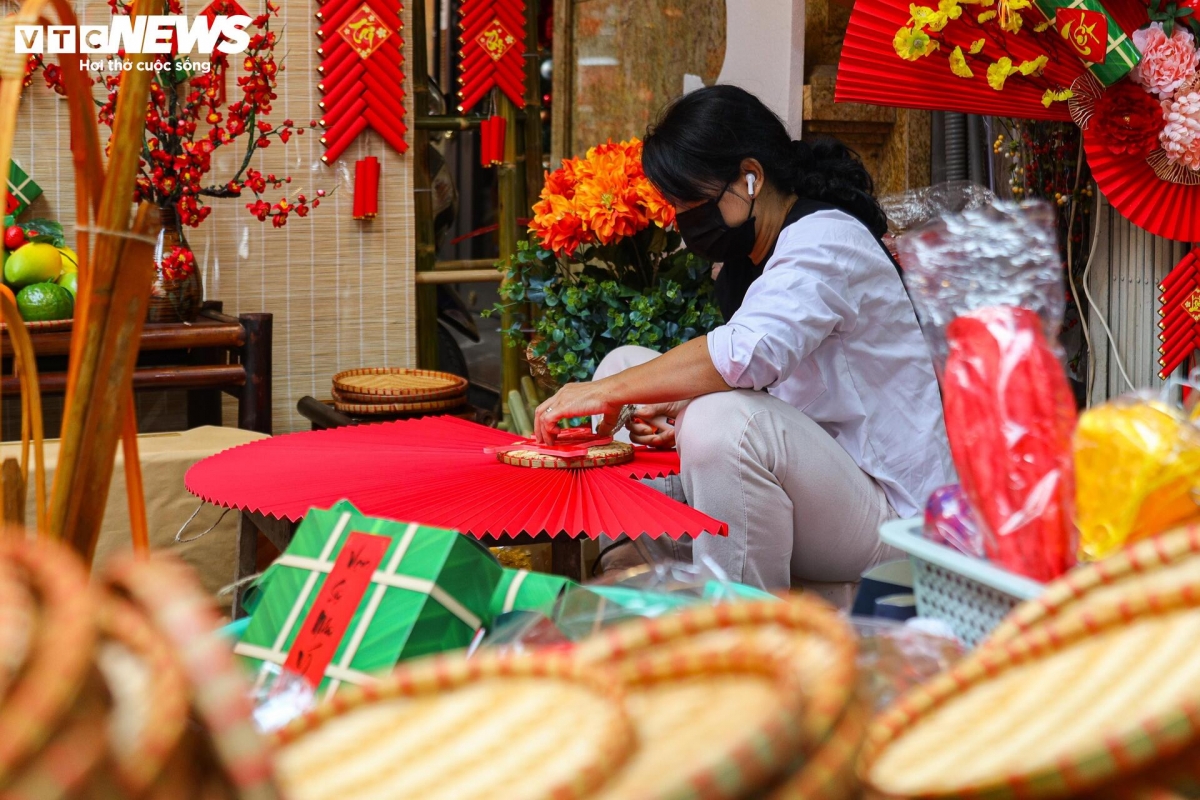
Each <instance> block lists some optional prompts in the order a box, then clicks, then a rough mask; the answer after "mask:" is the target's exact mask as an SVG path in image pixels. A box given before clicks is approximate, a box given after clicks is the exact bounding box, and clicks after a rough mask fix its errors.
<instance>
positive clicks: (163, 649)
mask: <svg viewBox="0 0 1200 800" xmlns="http://www.w3.org/2000/svg"><path fill="white" fill-rule="evenodd" d="M97 619H98V624H99V628H100V634H101V636H102V637H103V639H108V640H111V641H113V642H116V643H118V644H120V645H122V646H124V647H125V648H126V649H128V650H129V651H130V652H132V653H133V654H134V655H136V656H139V657H140V658H141V659H142V660H143V661H144V662H145V663H146V665H147V667H148V668H149V669H148V672H149V675H150V685H149V694H150V702H149V703H147V704H146V711H147V716H146V719H145V720H144V721H143V724H142V736H141V741H139V742H138V743H137V746H136V747H135V751H134V754H133V756H132V757H131V758H128V759H122V758H121V757H120V754H119V753H116V752H115V751H114V752H113V754H112V755H113V763H114V766H115V767H116V771H117V774H118V776H119V778H120V779H121V781H122V782H123V783H124V784H125V786H126V787H127V788H128V789H129V790H130V791H131V793H133V794H140V793H141V792H142V791H144V790H145V789H147V788H148V787H149V786H150V785H152V784H153V783H154V781H155V780H157V779H158V777H159V775H160V774H161V773H162V771H163V770H164V769H165V768H166V765H167V762H168V760H169V759H170V758H171V754H172V752H173V751H174V750H175V749H176V748H177V747H178V746H179V743H180V742H181V741H182V739H183V735H184V732H185V730H186V727H187V719H188V706H189V693H188V688H187V678H186V676H185V675H184V674H183V669H182V667H181V666H180V665H179V662H178V661H177V660H176V658H175V655H174V653H173V652H172V650H171V648H170V646H169V645H168V644H167V642H166V641H165V640H164V639H163V638H162V637H161V636H159V635H158V634H157V632H156V631H155V629H154V626H153V624H152V623H151V621H150V620H149V619H148V618H147V617H146V616H145V615H144V614H143V613H142V612H141V611H140V610H139V609H138V608H137V607H136V606H134V605H133V604H132V603H129V602H128V601H126V600H122V599H121V598H118V597H116V596H114V595H111V594H109V595H106V596H105V598H104V600H103V602H101V603H100V605H99V607H98V608H97Z"/></svg>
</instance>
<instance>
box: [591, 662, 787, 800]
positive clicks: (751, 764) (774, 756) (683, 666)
mask: <svg viewBox="0 0 1200 800" xmlns="http://www.w3.org/2000/svg"><path fill="white" fill-rule="evenodd" d="M613 669H614V671H615V673H616V674H618V675H619V676H620V678H621V681H622V683H623V684H624V686H625V687H626V689H627V690H629V691H637V690H645V691H652V690H653V687H656V686H660V685H669V684H672V683H675V682H678V681H680V680H683V679H703V678H705V677H711V678H725V677H728V676H730V675H753V676H755V677H757V678H765V679H766V680H768V681H769V682H770V683H771V684H772V686H773V688H774V689H775V692H776V694H777V696H778V699H779V702H778V704H777V705H776V706H775V708H774V710H773V711H772V713H771V714H770V716H769V717H768V718H767V719H765V720H764V721H763V722H762V724H761V725H759V726H758V727H757V728H755V729H754V730H752V731H750V732H749V733H747V734H746V736H745V738H743V739H740V740H734V741H723V742H719V743H718V742H709V743H708V744H707V745H706V746H708V747H710V748H711V749H713V750H723V752H721V753H720V755H719V757H717V758H715V759H714V760H713V762H712V763H711V764H709V765H708V766H706V767H704V768H702V769H699V770H697V771H694V772H692V773H690V774H680V775H677V776H674V777H673V780H672V785H671V788H670V789H668V790H664V796H668V797H676V796H683V795H684V794H685V793H686V792H685V787H686V789H691V788H693V787H697V786H703V787H705V790H704V792H703V794H702V795H701V796H703V797H704V798H706V800H735V798H739V797H744V796H746V793H747V792H752V791H754V790H756V789H759V788H761V787H762V786H764V785H765V784H768V783H769V782H770V781H771V780H772V779H774V778H777V777H778V776H779V775H780V774H781V773H782V772H783V771H784V770H785V769H786V768H787V766H788V765H789V764H790V763H791V761H792V760H793V759H794V758H795V756H796V755H797V754H798V753H799V752H800V749H801V746H802V745H803V744H804V739H805V730H804V726H803V724H802V720H803V718H804V713H805V709H806V705H807V702H806V701H807V699H808V698H807V696H806V694H805V687H804V686H803V685H802V682H801V681H800V680H799V678H798V677H796V675H795V674H794V672H793V670H792V669H791V659H789V658H787V657H785V656H781V655H778V654H777V653H774V652H772V651H770V650H767V649H765V648H763V647H761V646H757V645H755V644H753V643H749V642H747V643H746V644H745V645H742V644H739V645H737V646H735V647H733V648H730V649H728V650H694V651H686V650H684V651H682V652H680V651H675V652H670V653H656V652H655V651H654V650H647V651H645V652H641V653H635V654H633V656H632V657H631V658H629V659H626V660H624V661H621V662H617V663H615V664H614V665H613ZM619 777H620V776H619V775H618V776H617V779H618V780H619ZM610 790H611V787H606V788H605V791H610Z"/></svg>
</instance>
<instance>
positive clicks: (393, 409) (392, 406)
mask: <svg viewBox="0 0 1200 800" xmlns="http://www.w3.org/2000/svg"><path fill="white" fill-rule="evenodd" d="M466 402H467V396H466V395H458V396H456V397H445V398H442V399H440V400H421V401H413V402H398V403H372V404H363V403H345V402H342V401H341V400H339V399H338V394H337V392H336V390H335V391H334V392H333V407H334V408H336V409H337V410H338V411H341V412H342V413H343V414H365V415H383V414H432V413H437V412H453V411H455V410H457V409H459V408H461V407H462V406H464V405H466Z"/></svg>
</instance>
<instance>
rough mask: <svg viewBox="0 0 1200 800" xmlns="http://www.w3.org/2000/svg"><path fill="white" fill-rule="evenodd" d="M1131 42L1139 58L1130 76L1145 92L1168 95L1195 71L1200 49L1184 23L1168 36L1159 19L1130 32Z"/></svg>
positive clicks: (1161, 95)
mask: <svg viewBox="0 0 1200 800" xmlns="http://www.w3.org/2000/svg"><path fill="white" fill-rule="evenodd" d="M1133 43H1134V44H1135V45H1136V46H1137V49H1138V50H1140V51H1141V53H1142V60H1141V62H1140V63H1139V64H1138V65H1137V66H1136V67H1134V68H1133V72H1131V73H1130V77H1131V78H1133V80H1134V81H1135V82H1136V83H1137V84H1139V85H1140V86H1141V87H1142V88H1143V89H1145V90H1146V91H1147V92H1151V93H1153V94H1155V95H1157V96H1158V97H1160V98H1163V99H1165V98H1168V97H1170V96H1171V95H1172V94H1174V93H1175V90H1176V89H1178V88H1179V87H1180V86H1182V85H1183V84H1184V83H1186V82H1187V81H1189V80H1191V78H1192V76H1194V75H1195V74H1196V67H1197V65H1198V64H1200V52H1197V50H1196V45H1195V43H1194V41H1193V40H1192V34H1191V32H1190V31H1188V30H1187V28H1185V27H1184V26H1183V25H1176V26H1175V30H1174V31H1173V32H1172V33H1171V35H1170V37H1168V36H1167V35H1166V34H1165V33H1163V26H1162V23H1161V22H1152V23H1150V26H1149V27H1147V28H1141V29H1139V30H1136V31H1134V32H1133Z"/></svg>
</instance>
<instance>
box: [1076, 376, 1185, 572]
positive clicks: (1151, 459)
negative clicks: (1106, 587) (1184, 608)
mask: <svg viewBox="0 0 1200 800" xmlns="http://www.w3.org/2000/svg"><path fill="white" fill-rule="evenodd" d="M1171 388H1172V387H1170V386H1168V387H1167V388H1166V389H1164V390H1163V392H1161V393H1158V394H1156V393H1153V392H1139V393H1136V394H1130V395H1125V396H1122V397H1119V398H1117V399H1115V400H1111V401H1109V402H1107V403H1104V404H1103V405H1099V406H1096V407H1094V408H1091V409H1089V410H1087V411H1085V412H1084V413H1083V414H1082V415H1080V417H1079V425H1078V427H1077V428H1076V430H1075V474H1076V482H1077V486H1076V503H1077V509H1076V510H1077V513H1078V518H1077V520H1078V527H1079V556H1080V558H1081V559H1085V560H1089V561H1094V560H1097V559H1101V558H1106V557H1108V556H1110V555H1112V554H1113V553H1115V552H1116V551H1117V550H1119V549H1120V548H1122V547H1124V546H1125V545H1127V544H1132V543H1133V542H1136V541H1137V540H1139V539H1144V538H1146V537H1149V536H1154V535H1156V534H1159V533H1162V532H1164V531H1166V530H1168V529H1170V528H1171V527H1173V526H1175V525H1178V524H1180V523H1182V522H1186V521H1188V520H1190V519H1194V518H1196V517H1198V516H1200V427H1198V426H1197V424H1196V423H1195V422H1194V421H1193V420H1190V419H1189V418H1188V414H1187V412H1186V411H1185V410H1184V409H1183V408H1181V407H1179V406H1178V405H1176V404H1175V403H1173V402H1171V401H1170V400H1169V399H1168V394H1169V391H1170V390H1171Z"/></svg>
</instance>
